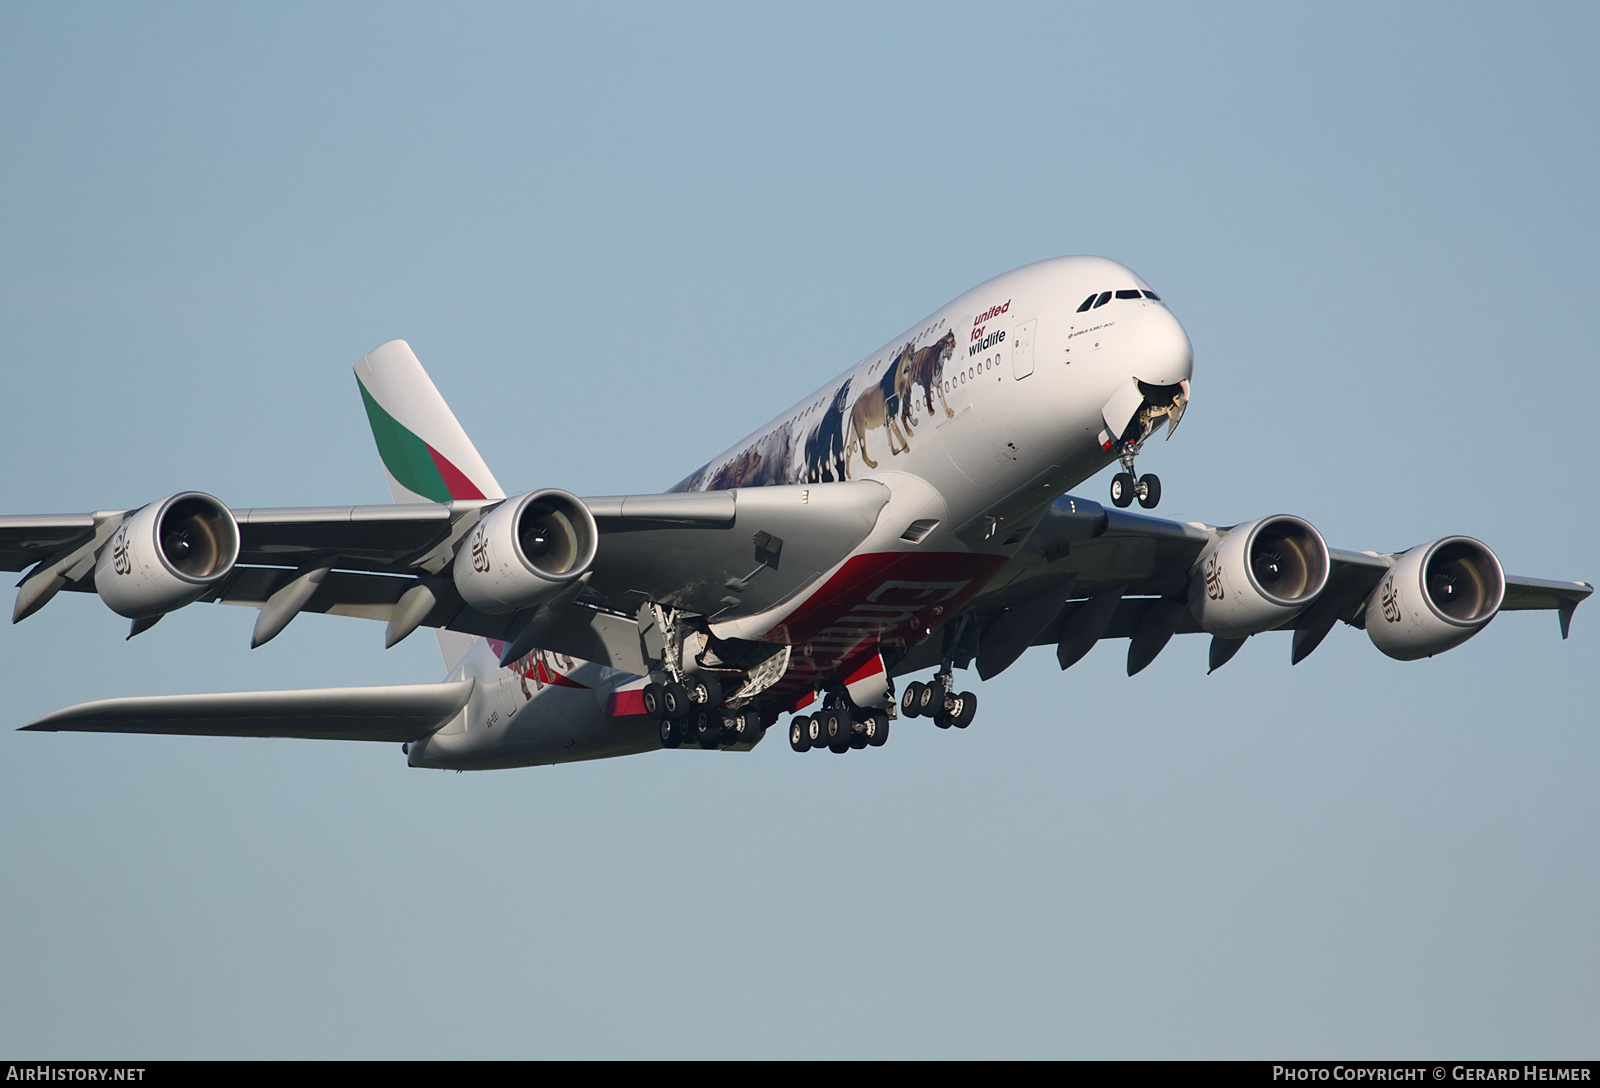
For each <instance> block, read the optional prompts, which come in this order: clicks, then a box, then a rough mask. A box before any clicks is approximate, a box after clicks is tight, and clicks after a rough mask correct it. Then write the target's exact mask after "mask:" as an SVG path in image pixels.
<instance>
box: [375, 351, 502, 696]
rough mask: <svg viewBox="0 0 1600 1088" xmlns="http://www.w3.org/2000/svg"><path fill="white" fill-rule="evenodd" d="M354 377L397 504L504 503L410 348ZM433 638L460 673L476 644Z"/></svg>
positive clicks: (456, 637)
mask: <svg viewBox="0 0 1600 1088" xmlns="http://www.w3.org/2000/svg"><path fill="white" fill-rule="evenodd" d="M355 369H356V384H357V385H358V386H360V388H361V402H362V404H364V405H365V406H366V409H367V420H368V421H369V422H370V423H371V424H372V437H373V438H374V439H376V440H377V443H378V456H379V457H380V458H382V459H383V469H384V472H385V473H387V474H388V476H389V492H390V494H392V495H393V496H394V501H395V502H449V501H450V500H451V499H503V498H505V496H506V493H505V492H504V491H502V490H501V489H500V484H499V482H498V481H497V480H496V479H495V478H494V473H492V472H490V471H489V466H488V465H487V464H485V463H484V460H483V458H482V457H480V456H478V451H477V448H476V447H474V446H473V444H472V440H471V439H470V438H468V437H467V432H466V431H464V430H462V429H461V424H460V423H459V422H458V421H457V420H456V416H455V413H454V412H452V411H450V406H449V405H448V404H446V403H445V402H444V398H443V397H441V396H440V395H439V390H438V389H436V388H435V387H434V384H433V379H431V378H429V377H428V372H427V371H426V370H423V369H422V364H421V363H420V362H418V361H417V357H416V354H415V353H413V352H412V350H411V345H410V344H408V343H406V342H405V341H404V340H391V341H389V342H388V343H387V344H384V345H383V346H382V347H380V348H379V349H378V350H377V351H374V352H373V353H372V354H371V355H368V356H367V357H366V358H365V359H363V360H361V361H360V362H359V363H357V364H356V367H355ZM434 633H435V634H436V635H438V636H439V649H440V651H441V652H442V653H443V654H444V664H445V668H446V669H454V668H455V667H456V665H457V663H459V662H460V660H461V659H462V657H463V656H465V654H466V652H467V650H468V649H469V648H471V646H472V643H473V641H474V639H473V636H471V635H464V634H462V633H460V632H459V631H435V632H434Z"/></svg>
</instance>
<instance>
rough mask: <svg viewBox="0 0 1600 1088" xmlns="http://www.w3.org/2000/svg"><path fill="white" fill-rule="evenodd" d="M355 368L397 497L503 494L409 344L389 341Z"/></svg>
mask: <svg viewBox="0 0 1600 1088" xmlns="http://www.w3.org/2000/svg"><path fill="white" fill-rule="evenodd" d="M355 371H356V384H357V385H358V386H360V387H361V400H362V403H363V404H365V405H366V409H367V419H368V421H369V422H370V423H371V424H372V437H373V438H374V439H376V440H377V443H378V456H379V457H381V458H382V459H383V467H384V470H385V471H386V472H387V473H388V474H389V490H390V491H391V492H392V493H393V495H394V501H395V502H449V501H450V500H451V499H503V498H505V492H504V491H503V490H501V488H500V484H499V482H498V481H496V480H495V478H494V473H492V472H490V471H489V466H488V465H487V464H485V463H484V460H483V458H482V457H480V456H479V455H478V451H477V449H476V448H474V447H473V445H472V440H471V439H469V438H468V437H467V432H466V431H464V430H462V428H461V424H460V423H459V422H457V420H456V417H455V413H453V412H451V411H450V406H449V405H448V404H446V403H445V402H444V398H443V397H441V396H440V395H439V390H438V389H437V388H435V387H434V384H433V380H432V379H431V378H429V377H428V372H427V371H426V370H423V369H422V364H421V363H420V362H418V361H417V357H416V355H415V354H414V353H413V352H412V350H411V345H410V344H407V343H406V342H405V341H404V340H391V341H389V342H388V343H387V344H384V345H383V346H382V347H380V348H378V350H376V351H374V352H373V353H372V354H371V355H368V356H367V357H366V358H365V359H362V360H361V361H360V362H359V363H357V364H356V367H355Z"/></svg>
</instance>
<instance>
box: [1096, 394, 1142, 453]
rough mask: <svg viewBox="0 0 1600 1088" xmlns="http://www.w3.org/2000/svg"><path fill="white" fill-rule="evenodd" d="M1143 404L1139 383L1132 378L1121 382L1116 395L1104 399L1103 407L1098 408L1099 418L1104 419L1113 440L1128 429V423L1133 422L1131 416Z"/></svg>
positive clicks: (1117, 438)
mask: <svg viewBox="0 0 1600 1088" xmlns="http://www.w3.org/2000/svg"><path fill="white" fill-rule="evenodd" d="M1143 404H1144V393H1142V392H1141V391H1140V390H1139V383H1138V382H1136V381H1134V380H1133V379H1132V378H1129V379H1128V380H1127V381H1126V382H1125V383H1123V385H1122V386H1121V387H1120V388H1119V389H1118V390H1117V392H1116V395H1115V396H1113V397H1112V398H1111V399H1110V400H1108V401H1106V404H1105V407H1104V408H1102V409H1100V418H1102V419H1104V420H1105V421H1106V430H1107V431H1108V432H1109V433H1110V435H1111V440H1112V441H1113V442H1115V441H1117V440H1119V439H1120V438H1121V437H1122V433H1123V432H1124V431H1126V430H1127V429H1128V424H1129V423H1131V422H1133V417H1134V416H1135V415H1136V414H1137V413H1138V411H1139V408H1140V407H1141V406H1142V405H1143Z"/></svg>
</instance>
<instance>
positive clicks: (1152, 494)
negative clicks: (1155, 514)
mask: <svg viewBox="0 0 1600 1088" xmlns="http://www.w3.org/2000/svg"><path fill="white" fill-rule="evenodd" d="M1160 501H1161V477H1159V476H1157V475H1156V474H1155V473H1153V472H1147V473H1145V474H1144V475H1143V476H1141V477H1139V505H1140V506H1142V507H1144V508H1145V509H1146V510H1154V509H1155V508H1156V503H1158V502H1160Z"/></svg>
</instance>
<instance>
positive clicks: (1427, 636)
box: [1366, 536, 1506, 661]
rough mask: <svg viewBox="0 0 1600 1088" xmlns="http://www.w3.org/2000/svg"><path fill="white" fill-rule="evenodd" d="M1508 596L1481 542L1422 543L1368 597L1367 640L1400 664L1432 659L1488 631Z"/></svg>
mask: <svg viewBox="0 0 1600 1088" xmlns="http://www.w3.org/2000/svg"><path fill="white" fill-rule="evenodd" d="M1505 595H1506V575H1505V571H1504V570H1502V569H1501V567H1500V560H1499V559H1498V558H1496V557H1495V554H1494V552H1492V551H1490V550H1489V549H1488V548H1487V547H1486V546H1484V545H1483V544H1482V543H1480V542H1479V541H1476V540H1473V539H1472V538H1471V537H1466V536H1449V537H1445V538H1444V539H1443V540H1435V541H1434V542H1433V543H1432V544H1420V545H1418V546H1417V547H1415V548H1412V549H1411V550H1410V551H1408V552H1406V553H1405V554H1404V555H1402V556H1401V557H1400V560H1399V562H1397V563H1395V565H1394V566H1393V567H1391V568H1389V573H1388V574H1385V575H1384V576H1383V580H1382V581H1381V582H1379V583H1378V588H1377V589H1375V590H1373V591H1372V596H1371V597H1369V598H1368V599H1367V616H1366V620H1367V637H1368V638H1370V639H1372V644H1373V645H1374V646H1376V647H1377V648H1378V649H1380V650H1382V651H1383V652H1384V653H1386V654H1388V655H1389V656H1390V657H1392V658H1395V659H1396V660H1399V661H1415V660H1416V659H1417V658H1419V657H1432V656H1433V655H1434V654H1437V653H1442V652H1444V651H1445V650H1451V649H1454V648H1455V647H1457V646H1459V645H1461V644H1462V643H1463V642H1465V641H1467V639H1469V638H1471V637H1472V636H1473V635H1475V634H1477V633H1478V632H1479V631H1481V630H1483V626H1484V624H1486V623H1488V622H1489V621H1490V620H1492V619H1494V617H1495V613H1497V612H1499V611H1500V602H1501V601H1502V600H1503V599H1504V598H1505Z"/></svg>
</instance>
